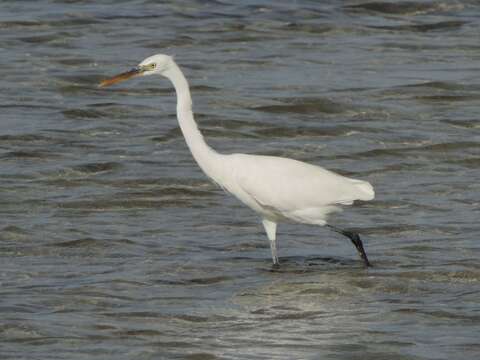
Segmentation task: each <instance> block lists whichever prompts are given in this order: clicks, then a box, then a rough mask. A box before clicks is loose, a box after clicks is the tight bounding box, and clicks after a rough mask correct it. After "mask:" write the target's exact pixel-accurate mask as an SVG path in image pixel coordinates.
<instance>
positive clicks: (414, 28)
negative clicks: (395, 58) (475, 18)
mask: <svg viewBox="0 0 480 360" xmlns="http://www.w3.org/2000/svg"><path fill="white" fill-rule="evenodd" d="M465 24H467V22H466V21H440V22H436V23H431V24H409V25H391V26H369V28H371V29H380V30H389V31H411V32H428V31H442V30H456V29H459V28H461V27H462V26H463V25H465Z"/></svg>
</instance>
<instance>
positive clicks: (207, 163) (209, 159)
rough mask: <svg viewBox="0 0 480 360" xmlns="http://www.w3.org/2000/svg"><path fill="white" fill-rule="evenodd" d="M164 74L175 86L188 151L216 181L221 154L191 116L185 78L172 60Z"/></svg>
mask: <svg viewBox="0 0 480 360" xmlns="http://www.w3.org/2000/svg"><path fill="white" fill-rule="evenodd" d="M164 75H165V76H166V77H167V78H168V79H170V81H171V82H172V84H173V86H174V87H175V91H176V93H177V119H178V123H179V125H180V129H181V130H182V133H183V136H184V137H185V141H186V142H187V145H188V148H189V149H190V152H191V153H192V155H193V157H194V158H195V161H196V162H197V163H198V165H199V166H200V168H201V169H202V170H203V171H204V172H205V173H206V174H207V175H208V176H209V177H211V178H212V179H213V180H215V181H217V182H218V175H219V174H218V172H219V169H218V166H219V161H218V160H219V159H218V158H219V157H221V155H220V154H218V153H217V152H216V151H215V150H213V149H212V148H211V147H210V146H208V144H207V143H206V142H205V139H204V138H203V135H202V133H201V132H200V130H199V129H198V127H197V123H196V122H195V119H194V118H193V112H192V98H191V96H190V88H189V86H188V82H187V79H186V78H185V76H184V75H183V73H182V71H181V70H180V68H179V67H178V66H177V65H176V64H175V63H174V62H173V61H172V63H171V65H170V67H169V69H168V70H167V71H166V72H165V73H164Z"/></svg>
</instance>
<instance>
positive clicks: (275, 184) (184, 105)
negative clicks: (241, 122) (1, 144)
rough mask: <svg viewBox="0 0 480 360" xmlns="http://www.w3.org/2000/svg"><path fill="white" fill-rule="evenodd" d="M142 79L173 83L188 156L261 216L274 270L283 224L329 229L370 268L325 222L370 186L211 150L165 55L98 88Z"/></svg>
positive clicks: (274, 160)
mask: <svg viewBox="0 0 480 360" xmlns="http://www.w3.org/2000/svg"><path fill="white" fill-rule="evenodd" d="M147 75H162V76H164V77H166V78H168V79H169V80H170V81H171V82H172V84H173V86H174V87H175V91H176V94H177V118H178V123H179V125H180V128H181V130H182V132H183V135H184V137H185V140H186V142H187V145H188V147H189V149H190V151H191V153H192V155H193V157H194V158H195V160H196V162H197V163H198V165H199V166H200V168H201V169H202V170H203V171H204V172H205V174H206V175H207V176H208V177H210V178H211V179H212V180H213V181H214V182H215V183H217V184H218V185H220V187H222V188H223V189H225V190H226V191H227V192H229V193H231V194H233V195H235V196H236V197H237V198H238V199H239V200H240V201H241V202H243V203H244V204H245V205H247V206H249V207H250V208H251V209H253V210H254V211H256V212H257V213H258V214H259V215H260V216H261V218H262V223H263V226H264V228H265V231H266V233H267V237H268V239H269V240H270V248H271V252H272V259H273V263H274V266H278V264H279V262H278V256H277V243H276V229H277V223H278V222H279V221H283V220H289V221H294V222H300V223H305V224H314V225H320V226H324V225H326V226H328V227H330V228H331V229H332V230H334V231H336V232H338V233H340V234H343V235H345V236H346V237H348V238H350V240H351V241H352V243H353V244H354V245H355V247H356V249H357V251H358V252H359V254H360V256H361V258H362V259H363V262H364V264H365V265H366V266H370V263H369V261H368V258H367V255H366V253H365V250H364V248H363V244H362V241H361V240H360V237H359V236H358V234H357V233H354V232H351V231H345V230H342V229H339V228H336V227H334V226H331V225H328V224H327V215H328V214H329V213H332V212H335V211H339V210H340V208H339V205H351V204H352V203H353V202H354V201H355V200H364V201H368V200H372V199H373V198H374V196H375V193H374V190H373V187H372V186H371V185H370V183H368V182H366V181H362V180H356V179H350V178H347V177H344V176H341V175H339V174H336V173H333V172H331V171H328V170H326V169H323V168H321V167H319V166H315V165H310V164H307V163H304V162H300V161H297V160H292V159H287V158H281V157H275V156H261V155H249V154H220V153H218V152H216V151H215V150H213V149H212V148H211V147H210V146H208V144H207V143H206V142H205V140H204V138H203V136H202V134H201V132H200V131H199V129H198V127H197V124H196V122H195V120H194V118H193V113H192V100H191V96H190V88H189V85H188V82H187V79H186V78H185V76H184V75H183V73H182V71H181V70H180V68H179V67H178V66H177V64H176V63H175V61H174V60H173V59H172V58H171V57H170V56H167V55H162V54H158V55H154V56H151V57H148V58H146V59H145V60H143V61H142V62H141V63H140V64H139V65H138V66H136V67H134V68H133V69H131V70H130V71H127V72H124V73H122V74H119V75H117V76H114V77H112V78H109V79H107V80H104V81H102V82H101V83H100V87H103V86H109V85H112V84H115V83H117V82H120V81H124V80H127V79H130V78H133V77H137V76H147Z"/></svg>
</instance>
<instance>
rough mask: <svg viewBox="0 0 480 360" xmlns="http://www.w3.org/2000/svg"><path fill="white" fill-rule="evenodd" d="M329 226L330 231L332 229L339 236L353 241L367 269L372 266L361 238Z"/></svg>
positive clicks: (353, 233) (351, 232)
mask: <svg viewBox="0 0 480 360" xmlns="http://www.w3.org/2000/svg"><path fill="white" fill-rule="evenodd" d="M327 226H328V227H329V228H330V229H332V230H333V231H335V232H337V233H339V234H342V235H343V236H346V237H348V238H349V239H350V240H351V241H352V243H353V245H355V248H356V249H357V251H358V253H359V254H360V257H361V258H362V260H363V262H364V264H365V266H366V267H369V266H372V265H371V264H370V261H368V257H367V253H366V252H365V249H364V248H363V243H362V240H360V236H359V235H358V234H357V233H356V232H353V231H347V230H342V229H339V228H337V227H335V226H332V225H327Z"/></svg>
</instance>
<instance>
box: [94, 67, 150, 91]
mask: <svg viewBox="0 0 480 360" xmlns="http://www.w3.org/2000/svg"><path fill="white" fill-rule="evenodd" d="M142 72H143V70H142V69H141V68H140V67H135V68H133V69H131V70H129V71H126V72H124V73H121V74H118V75H115V76H113V77H111V78H108V79H105V80H102V82H100V84H98V86H99V87H106V86H110V85H113V84H116V83H119V82H122V81H125V80H128V79H131V78H133V77H136V76H138V75H141V74H142Z"/></svg>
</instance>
